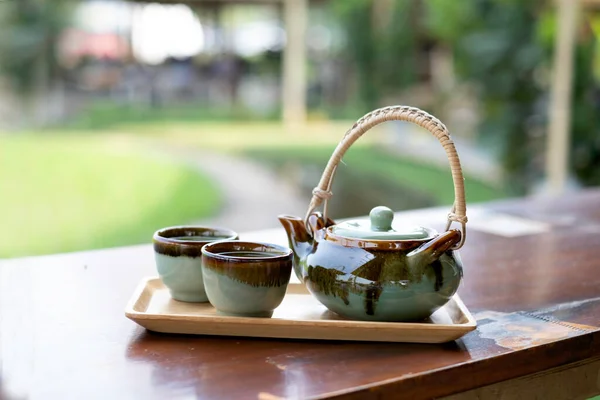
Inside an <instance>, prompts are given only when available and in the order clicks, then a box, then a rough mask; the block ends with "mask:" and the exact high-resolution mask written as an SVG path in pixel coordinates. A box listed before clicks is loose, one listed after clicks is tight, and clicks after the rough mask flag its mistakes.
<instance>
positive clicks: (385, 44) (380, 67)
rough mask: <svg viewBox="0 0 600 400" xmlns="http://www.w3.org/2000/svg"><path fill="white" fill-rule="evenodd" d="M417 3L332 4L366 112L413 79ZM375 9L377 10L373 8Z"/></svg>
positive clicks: (366, 0)
mask: <svg viewBox="0 0 600 400" xmlns="http://www.w3.org/2000/svg"><path fill="white" fill-rule="evenodd" d="M419 3H420V1H418V0H403V1H389V0H380V3H377V4H376V2H374V1H372V0H334V1H332V9H333V11H334V12H335V13H336V15H337V16H338V18H340V20H341V21H342V24H343V26H344V28H345V33H346V36H347V40H348V43H347V47H346V48H347V51H348V52H349V53H350V56H351V59H352V60H353V62H354V64H355V67H356V74H357V80H358V91H359V97H360V100H361V102H362V105H363V106H364V107H365V110H366V111H370V110H372V109H374V108H377V107H378V106H379V101H380V99H381V98H382V97H383V96H385V95H386V94H389V93H393V92H394V91H397V90H399V89H402V88H406V87H408V86H410V85H411V84H412V83H414V82H415V81H416V79H417V71H418V64H417V61H418V57H417V55H416V53H417V48H418V47H417V45H418V34H417V32H418V31H419V30H418V29H416V28H417V26H416V24H417V20H418V18H415V17H416V16H417V15H418V5H419ZM376 5H378V7H376ZM399 72H400V73H399Z"/></svg>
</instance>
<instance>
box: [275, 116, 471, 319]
mask: <svg viewBox="0 0 600 400" xmlns="http://www.w3.org/2000/svg"><path fill="white" fill-rule="evenodd" d="M388 120H399V121H408V122H413V123H416V124H417V125H419V126H421V127H423V128H425V129H427V130H429V131H430V132H431V133H432V134H433V135H434V136H436V137H437V138H438V140H439V141H440V143H441V144H442V146H443V147H444V149H445V150H446V155H447V156H448V159H449V161H450V167H451V170H452V178H453V182H454V192H455V201H454V205H453V207H452V210H451V212H450V213H449V215H448V221H447V225H446V231H445V232H443V233H441V234H440V233H438V232H437V231H435V230H434V229H432V228H428V227H418V226H417V227H407V226H404V225H403V224H402V221H395V220H394V213H393V211H392V210H391V209H389V208H387V207H384V206H378V207H375V208H373V209H372V210H371V212H370V214H369V218H365V219H357V220H349V221H344V222H342V223H339V224H336V223H335V222H334V221H332V220H331V219H330V218H328V217H327V201H328V200H329V198H330V197H331V196H332V193H331V191H330V190H331V185H332V182H333V177H334V174H335V170H336V168H337V165H338V163H339V162H340V160H341V159H342V157H343V155H344V153H345V152H346V150H347V149H348V148H349V147H350V146H351V145H352V144H353V143H354V142H355V141H356V140H357V139H358V138H359V137H360V136H361V135H363V134H364V133H365V132H366V131H367V130H369V129H370V128H372V127H373V126H375V125H377V124H379V123H382V122H384V121H388ZM321 204H323V212H319V211H315V210H316V209H317V207H319V206H320V205H321ZM279 221H280V222H281V223H282V225H283V227H284V228H285V230H286V233H287V235H288V242H289V245H290V247H291V248H292V250H293V252H294V261H293V265H294V271H295V273H296V276H297V277H298V278H299V279H300V280H301V281H302V282H304V284H305V285H306V287H307V289H308V291H309V292H310V293H311V294H312V295H313V296H314V297H316V299H317V300H319V301H320V302H321V303H322V304H323V305H325V306H326V307H327V308H328V309H329V310H331V311H333V312H335V313H337V314H339V315H340V316H342V317H345V318H349V319H353V320H368V321H388V322H398V321H405V322H406V321H418V320H423V319H426V318H427V317H429V316H431V314H432V313H433V312H435V311H436V310H437V309H438V308H440V307H442V306H443V305H444V304H446V303H447V302H448V301H449V300H450V298H451V297H452V296H453V295H454V294H455V293H456V291H457V290H458V287H459V285H460V282H461V280H462V278H463V267H462V261H461V259H460V255H459V253H458V249H459V248H461V247H462V246H463V245H464V243H465V238H466V223H467V217H466V205H465V195H464V181H463V175H462V170H461V167H460V161H459V159H458V155H457V152H456V149H455V147H454V144H453V142H452V140H451V139H450V134H449V132H448V130H447V129H446V127H445V126H444V125H443V124H442V123H441V122H440V121H439V120H438V119H436V118H435V117H433V116H431V115H429V114H427V113H426V112H424V111H421V110H419V109H416V108H413V107H406V106H394V107H386V108H382V109H379V110H375V111H373V112H371V113H369V114H367V115H365V116H364V117H363V118H361V119H360V120H358V121H357V122H356V123H355V124H354V126H353V127H352V128H351V129H350V130H349V131H348V132H347V133H346V135H345V136H344V138H343V139H342V141H341V142H340V143H339V144H338V146H337V148H336V149H335V151H334V152H333V154H332V156H331V158H330V160H329V163H328V164H327V166H326V167H325V170H324V172H323V175H322V177H321V180H320V182H319V185H318V186H317V187H316V188H315V189H314V190H313V197H312V199H311V202H310V204H309V208H308V211H307V213H306V215H305V217H304V219H302V218H299V217H293V216H288V215H280V216H279ZM453 222H457V223H459V224H460V225H461V229H460V230H459V229H450V227H451V225H452V223H453Z"/></svg>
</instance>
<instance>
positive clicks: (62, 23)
mask: <svg viewBox="0 0 600 400" xmlns="http://www.w3.org/2000/svg"><path fill="white" fill-rule="evenodd" d="M75 4H76V2H72V1H68V0H52V1H44V0H18V1H4V2H0V26H2V34H1V35H0V54H2V57H0V71H1V72H2V74H3V75H4V76H5V77H7V78H8V81H9V82H10V83H11V84H12V85H14V88H15V90H16V91H17V92H18V93H20V94H22V95H28V94H31V93H32V92H33V91H34V90H35V89H39V86H42V85H45V84H47V82H48V81H49V80H50V79H52V78H55V77H56V76H57V75H58V67H57V62H56V43H57V39H58V36H59V35H60V33H61V32H62V30H63V29H64V28H65V27H66V26H67V24H68V22H69V18H70V16H71V13H70V10H71V9H72V7H73V6H74V5H75Z"/></svg>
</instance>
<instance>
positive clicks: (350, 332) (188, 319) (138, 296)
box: [125, 278, 476, 343]
mask: <svg viewBox="0 0 600 400" xmlns="http://www.w3.org/2000/svg"><path fill="white" fill-rule="evenodd" d="M125 315H126V316H127V318H130V319H131V320H133V321H135V322H136V323H137V324H139V325H141V326H143V327H144V328H146V329H148V330H150V331H156V332H165V333H181V334H198V335H223V336H253V337H268V338H289V339H321V340H359V341H378V342H413V343H444V342H448V341H451V340H455V339H458V338H460V337H461V336H463V335H464V334H466V333H467V332H469V331H472V330H473V329H475V327H476V322H475V319H474V318H473V316H472V315H471V314H470V313H469V311H468V310H467V308H466V307H465V305H464V304H463V302H462V301H461V300H460V298H459V297H458V295H455V296H454V297H453V298H452V299H451V300H450V301H449V302H448V303H447V304H446V306H444V307H443V308H441V309H439V310H438V311H436V312H435V313H434V314H433V315H432V316H431V318H429V319H428V320H426V321H423V322H419V323H405V322H402V323H400V322H365V321H353V320H346V319H343V318H341V317H339V316H338V315H337V314H335V313H333V312H331V311H329V310H327V308H325V306H323V305H322V304H321V303H319V302H318V301H317V300H316V299H315V298H313V297H312V296H311V295H310V294H309V293H308V291H307V290H306V289H305V287H304V285H302V284H298V283H290V284H289V285H288V290H287V293H286V296H285V298H284V300H283V302H282V303H281V305H280V306H279V307H278V308H277V309H276V310H275V312H274V313H273V317H272V318H245V317H230V316H220V315H217V314H216V313H215V309H214V308H213V306H212V305H211V304H210V303H184V302H180V301H177V300H173V299H171V297H170V295H169V291H168V290H167V288H166V287H165V286H164V285H163V284H162V282H161V280H160V279H159V278H146V279H144V280H143V281H142V282H141V283H140V285H139V286H138V288H137V289H136V291H135V293H134V295H133V296H132V298H131V300H130V302H129V304H128V305H127V308H126V310H125Z"/></svg>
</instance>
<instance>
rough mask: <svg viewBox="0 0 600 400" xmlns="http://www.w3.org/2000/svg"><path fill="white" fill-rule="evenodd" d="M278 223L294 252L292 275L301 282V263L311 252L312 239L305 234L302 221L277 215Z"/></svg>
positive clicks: (288, 216) (289, 216)
mask: <svg viewBox="0 0 600 400" xmlns="http://www.w3.org/2000/svg"><path fill="white" fill-rule="evenodd" d="M278 219H279V222H281V225H283V229H285V233H286V234H287V237H288V243H289V246H290V248H291V249H292V251H293V252H294V261H293V264H294V273H295V274H296V276H297V277H298V279H300V280H302V266H301V261H302V260H304V259H305V258H306V257H307V256H308V255H309V254H310V252H311V251H312V248H313V243H314V239H313V237H312V236H311V235H310V234H309V233H308V232H307V230H306V227H305V225H304V221H303V220H302V219H301V218H298V217H294V216H291V215H279V216H278Z"/></svg>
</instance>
